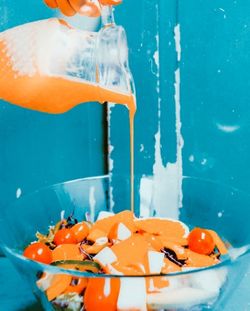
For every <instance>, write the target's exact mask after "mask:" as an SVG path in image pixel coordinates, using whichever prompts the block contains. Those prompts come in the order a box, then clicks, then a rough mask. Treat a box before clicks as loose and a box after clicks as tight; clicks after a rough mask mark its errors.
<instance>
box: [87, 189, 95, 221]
mask: <svg viewBox="0 0 250 311" xmlns="http://www.w3.org/2000/svg"><path fill="white" fill-rule="evenodd" d="M95 206H96V200H95V187H94V186H91V187H90V190H89V207H90V219H91V221H92V222H93V221H94V218H95Z"/></svg>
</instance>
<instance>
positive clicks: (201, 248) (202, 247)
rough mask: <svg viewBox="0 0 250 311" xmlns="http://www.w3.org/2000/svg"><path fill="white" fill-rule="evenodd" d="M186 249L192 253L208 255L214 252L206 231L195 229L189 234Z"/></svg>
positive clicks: (210, 238)
mask: <svg viewBox="0 0 250 311" xmlns="http://www.w3.org/2000/svg"><path fill="white" fill-rule="evenodd" d="M188 247H189V249H190V250H191V251H193V252H196V253H199V254H202V255H209V254H211V253H212V251H213V250H214V248H215V243H214V240H213V238H212V236H211V234H210V233H209V232H208V231H207V230H205V229H201V228H195V229H193V230H192V231H191V232H190V233H189V236H188Z"/></svg>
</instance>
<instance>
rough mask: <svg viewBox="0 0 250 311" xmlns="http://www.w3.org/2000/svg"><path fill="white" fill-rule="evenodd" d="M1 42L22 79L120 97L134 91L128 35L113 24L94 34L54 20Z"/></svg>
mask: <svg viewBox="0 0 250 311" xmlns="http://www.w3.org/2000/svg"><path fill="white" fill-rule="evenodd" d="M0 38H1V40H3V41H4V44H5V46H6V49H7V52H6V53H7V54H8V55H9V56H10V58H11V62H12V63H13V69H14V70H15V71H16V72H18V73H20V74H21V75H28V76H33V75H35V74H41V75H42V76H50V77H55V76H56V77H62V78H68V79H69V78H70V79H73V80H76V81H80V82H85V83H91V84H97V85H101V86H102V87H104V88H107V89H112V90H115V91H118V92H121V93H129V94H130V93H131V92H132V91H133V89H131V88H132V86H133V81H132V77H131V74H130V70H129V67H128V46H127V38H126V33H125V30H124V29H123V28H122V27H121V26H117V25H115V24H114V23H111V24H107V25H105V26H103V27H102V28H101V29H100V30H99V31H97V32H91V31H86V30H80V29H77V28H73V27H71V26H70V25H68V24H67V23H66V22H64V21H62V20H59V19H56V18H54V19H47V20H41V21H37V22H32V23H27V24H24V25H21V26H18V27H16V28H12V29H9V30H6V31H5V32H3V33H1V36H0ZM44 51H46V53H44ZM6 66H7V65H6Z"/></svg>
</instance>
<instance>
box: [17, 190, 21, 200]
mask: <svg viewBox="0 0 250 311" xmlns="http://www.w3.org/2000/svg"><path fill="white" fill-rule="evenodd" d="M21 195H22V189H21V188H17V190H16V198H17V199H19V198H20V196H21Z"/></svg>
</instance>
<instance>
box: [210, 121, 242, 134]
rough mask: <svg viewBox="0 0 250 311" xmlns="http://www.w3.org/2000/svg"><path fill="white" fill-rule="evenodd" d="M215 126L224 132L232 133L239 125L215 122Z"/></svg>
mask: <svg viewBox="0 0 250 311" xmlns="http://www.w3.org/2000/svg"><path fill="white" fill-rule="evenodd" d="M216 126H217V128H218V129H219V130H220V131H222V132H225V133H233V132H236V131H238V130H239V129H240V126H239V125H226V124H221V123H216Z"/></svg>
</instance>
